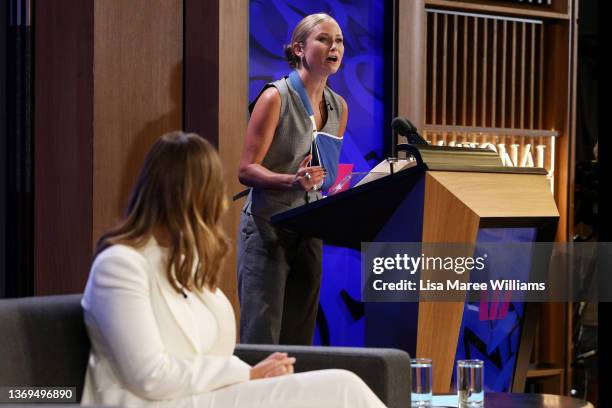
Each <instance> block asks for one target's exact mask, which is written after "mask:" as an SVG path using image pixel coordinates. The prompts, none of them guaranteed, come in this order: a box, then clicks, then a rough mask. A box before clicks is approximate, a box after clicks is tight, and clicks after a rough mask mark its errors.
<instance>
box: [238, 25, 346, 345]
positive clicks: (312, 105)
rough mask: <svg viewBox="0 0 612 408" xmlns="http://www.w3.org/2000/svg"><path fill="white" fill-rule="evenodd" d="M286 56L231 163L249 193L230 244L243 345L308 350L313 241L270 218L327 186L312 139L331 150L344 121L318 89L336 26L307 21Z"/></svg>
mask: <svg viewBox="0 0 612 408" xmlns="http://www.w3.org/2000/svg"><path fill="white" fill-rule="evenodd" d="M285 54H286V56H287V60H288V62H289V65H290V66H291V68H293V70H292V72H291V73H290V74H289V75H288V76H286V77H283V78H281V79H279V80H278V81H275V82H272V83H269V84H267V85H266V86H265V87H264V88H263V90H262V91H261V92H260V94H259V96H258V97H257V98H256V99H255V101H253V102H252V103H251V105H250V110H251V118H250V120H249V124H248V127H247V132H246V137H245V142H244V149H243V153H242V158H241V161H240V170H239V178H240V182H241V183H242V184H244V185H247V186H249V187H251V191H250V193H249V196H248V198H247V200H246V203H245V205H244V208H243V211H242V216H241V222H240V236H239V243H238V291H239V295H240V306H241V318H240V338H241V342H243V343H271V344H278V343H282V344H311V343H312V340H313V335H314V326H315V318H316V314H317V307H318V303H319V289H320V286H321V255H322V242H321V240H318V239H314V238H308V237H304V236H302V235H300V234H298V233H294V232H290V231H287V230H283V229H280V228H276V227H275V226H273V225H272V224H271V223H270V217H271V216H272V215H274V214H276V213H280V212H283V211H286V210H288V209H290V208H294V207H298V206H300V205H303V204H305V203H308V202H311V201H314V200H317V199H319V198H320V189H321V187H322V186H329V185H330V184H332V183H333V182H334V180H333V178H335V167H336V166H337V156H336V160H335V163H332V165H331V166H330V165H328V168H327V169H325V168H323V167H322V166H320V165H319V164H318V162H317V159H318V157H317V156H318V153H319V152H318V149H316V148H315V149H314V150H313V138H314V135H317V134H323V133H324V134H325V135H326V137H328V140H332V142H333V141H334V140H335V141H336V142H337V145H336V146H337V150H339V146H340V145H341V142H342V137H343V135H344V130H345V128H346V122H347V117H348V109H347V105H346V102H345V101H344V99H343V98H342V97H341V96H340V95H338V94H336V93H335V92H334V91H332V90H331V89H330V88H329V87H328V86H327V78H328V77H329V76H330V75H333V74H335V73H336V72H337V71H338V68H339V67H340V64H341V62H342V57H343V54H344V42H343V36H342V30H341V29H340V27H339V26H338V23H337V22H336V21H335V20H334V19H333V18H332V17H331V16H329V15H327V14H324V13H318V14H311V15H309V16H306V17H305V18H304V19H302V21H300V22H299V24H298V25H297V26H296V27H295V29H294V31H293V35H292V38H291V43H290V44H288V45H287V46H286V47H285ZM313 157H314V161H315V163H313V162H312V160H313Z"/></svg>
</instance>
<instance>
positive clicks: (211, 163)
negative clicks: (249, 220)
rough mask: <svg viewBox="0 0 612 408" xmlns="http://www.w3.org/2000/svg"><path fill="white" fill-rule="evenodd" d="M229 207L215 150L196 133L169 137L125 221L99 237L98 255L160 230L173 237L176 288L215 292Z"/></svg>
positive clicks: (155, 152) (171, 272)
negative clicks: (223, 220)
mask: <svg viewBox="0 0 612 408" xmlns="http://www.w3.org/2000/svg"><path fill="white" fill-rule="evenodd" d="M226 208H227V198H226V196H225V183H224V182H223V168H222V165H221V160H220V158H219V155H218V154H217V152H216V150H215V148H214V147H212V146H211V145H210V143H208V142H207V141H206V140H204V139H203V138H201V137H200V136H198V135H196V134H195V133H184V132H180V131H176V132H171V133H167V134H165V135H163V136H161V137H160V138H159V139H158V140H157V141H156V142H155V144H154V145H153V146H152V147H151V150H150V151H149V153H148V154H147V156H146V158H145V162H144V165H143V167H142V170H141V171H140V175H139V176H138V180H137V181H136V185H135V187H134V190H133V191H132V195H131V198H130V201H129V204H128V208H127V211H126V215H125V217H124V219H123V220H122V221H121V222H120V223H119V225H117V226H116V227H114V228H113V229H111V230H109V231H107V232H106V233H105V234H104V235H103V236H102V237H101V238H100V240H99V241H98V245H97V249H96V254H99V253H100V252H101V251H103V250H104V249H105V248H107V247H109V246H111V245H115V244H124V245H129V246H132V247H135V248H138V247H142V246H143V245H145V244H146V243H147V242H148V240H149V239H150V238H151V237H152V236H153V235H154V232H155V231H159V230H161V231H163V232H164V233H165V235H167V237H168V238H169V251H168V264H167V268H166V272H167V276H168V280H169V281H170V284H171V285H172V286H173V287H174V289H175V290H176V291H177V292H181V287H183V288H186V289H188V290H193V289H197V290H202V288H203V287H205V286H206V287H208V288H209V289H211V290H214V289H216V287H217V283H218V276H219V271H220V270H221V268H222V266H223V259H224V257H225V255H226V253H227V251H228V248H229V245H228V240H227V237H226V236H225V234H224V232H223V230H222V229H221V226H220V217H221V215H222V214H223V212H224V211H225V210H226Z"/></svg>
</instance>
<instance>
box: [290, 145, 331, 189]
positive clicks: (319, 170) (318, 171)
mask: <svg viewBox="0 0 612 408" xmlns="http://www.w3.org/2000/svg"><path fill="white" fill-rule="evenodd" d="M311 160H312V155H311V154H309V155H308V156H306V157H305V158H304V160H302V162H301V163H300V167H299V168H298V171H297V172H296V173H295V176H294V178H293V185H294V186H295V187H296V188H299V189H300V190H304V191H316V190H318V189H319V188H321V185H322V184H323V179H325V169H324V168H323V167H321V166H312V167H310V166H308V164H309V163H310V161H311Z"/></svg>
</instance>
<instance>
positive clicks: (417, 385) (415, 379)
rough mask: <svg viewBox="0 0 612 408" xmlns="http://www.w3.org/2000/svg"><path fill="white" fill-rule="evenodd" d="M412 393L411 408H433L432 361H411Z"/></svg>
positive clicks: (421, 359)
mask: <svg viewBox="0 0 612 408" xmlns="http://www.w3.org/2000/svg"><path fill="white" fill-rule="evenodd" d="M410 367H411V370H412V372H411V377H412V392H411V396H412V397H411V401H412V402H411V407H412V408H420V407H431V359H430V358H414V359H412V360H410Z"/></svg>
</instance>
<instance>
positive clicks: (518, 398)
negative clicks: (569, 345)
mask: <svg viewBox="0 0 612 408" xmlns="http://www.w3.org/2000/svg"><path fill="white" fill-rule="evenodd" d="M455 406H456V405H455ZM484 407H485V408H516V407H520V408H553V407H554V408H594V407H593V404H591V403H590V402H587V401H583V400H579V399H576V398H571V397H564V396H561V395H551V394H519V393H506V392H490V393H485V403H484Z"/></svg>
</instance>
